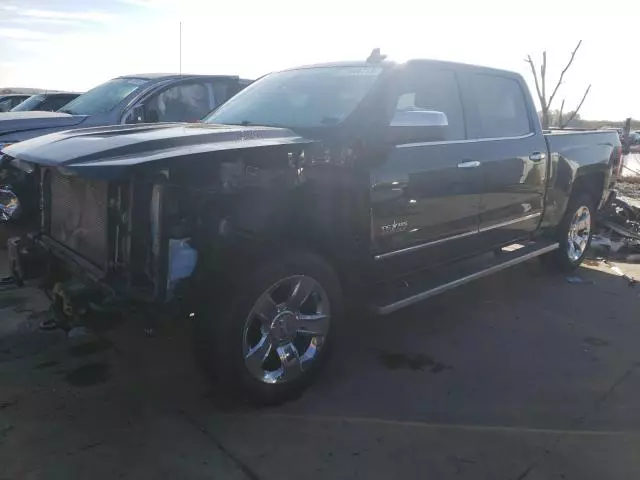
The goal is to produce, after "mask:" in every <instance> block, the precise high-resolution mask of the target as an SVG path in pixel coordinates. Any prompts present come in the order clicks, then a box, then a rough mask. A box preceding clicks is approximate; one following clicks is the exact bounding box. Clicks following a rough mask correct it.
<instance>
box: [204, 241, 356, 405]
mask: <svg viewBox="0 0 640 480" xmlns="http://www.w3.org/2000/svg"><path fill="white" fill-rule="evenodd" d="M293 275H306V276H309V277H311V278H313V279H314V280H316V281H317V282H318V283H319V284H320V285H321V286H322V288H324V290H325V292H326V293H327V297H328V299H329V304H330V308H331V321H330V328H329V332H328V334H327V336H326V337H325V341H324V343H323V346H322V349H321V350H320V352H319V353H318V357H317V358H316V359H315V360H314V361H313V363H312V364H311V365H310V366H309V367H308V369H307V370H305V372H304V374H303V375H301V376H300V377H298V378H297V379H295V380H293V381H291V382H287V383H284V384H275V385H270V384H266V383H263V382H261V381H260V380H258V379H256V378H255V377H253V375H252V374H251V373H250V372H249V371H248V369H247V368H246V366H245V363H244V357H243V354H242V353H243V352H242V341H243V335H244V326H245V322H246V318H247V316H248V315H249V313H250V311H251V309H252V308H253V306H254V304H255V302H256V301H257V299H258V298H259V297H260V296H261V295H262V294H263V293H264V292H265V291H266V290H267V289H268V288H269V287H270V286H272V285H273V284H275V283H276V282H277V281H279V280H281V279H283V278H287V277H290V276H293ZM201 311H202V314H201V316H204V318H199V319H198V322H199V323H200V324H201V327H202V328H199V329H197V330H196V332H197V333H196V335H197V338H196V339H195V340H196V342H197V344H199V347H200V351H201V352H202V350H203V347H204V349H205V350H206V357H205V358H203V356H202V355H200V359H201V360H204V361H205V363H206V365H205V366H206V367H207V369H208V370H209V371H211V372H212V373H213V374H214V375H215V378H216V379H217V380H218V381H219V382H221V383H222V384H223V385H224V386H225V387H226V388H231V389H232V390H234V391H235V392H237V393H241V394H243V396H244V397H246V399H247V400H249V401H250V402H252V403H256V404H260V405H273V404H278V403H282V402H284V401H287V400H289V399H292V398H294V397H296V396H298V395H299V394H301V393H302V391H303V390H304V389H305V388H307V387H308V385H309V384H310V383H311V381H312V380H313V379H314V378H315V377H316V376H317V374H318V373H319V372H320V370H321V369H322V367H323V366H324V364H325V363H326V361H327V359H328V357H329V356H330V353H331V350H332V349H333V344H334V343H335V337H336V331H337V330H338V327H339V325H340V323H341V320H342V316H343V311H344V306H343V298H342V291H341V288H340V282H339V279H338V276H337V275H336V273H335V272H334V270H333V269H332V268H331V267H330V266H329V264H328V263H327V262H325V261H324V260H323V259H322V258H321V257H319V256H317V255H315V254H312V253H306V252H294V253H289V254H285V255H283V256H282V257H280V258H278V259H277V260H275V261H269V262H266V263H263V264H262V265H260V266H258V267H257V268H255V269H254V270H253V271H250V272H248V273H247V274H246V275H243V278H241V279H239V281H238V282H237V283H236V285H235V287H234V288H233V293H232V295H231V298H230V299H229V301H228V302H227V303H226V306H225V307H223V308H204V309H202V310H201Z"/></svg>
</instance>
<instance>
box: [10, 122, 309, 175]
mask: <svg viewBox="0 0 640 480" xmlns="http://www.w3.org/2000/svg"><path fill="white" fill-rule="evenodd" d="M307 143H311V140H307V139H305V138H303V137H300V136H298V135H296V134H294V133H293V132H292V131H290V130H287V129H284V128H272V127H254V126H250V127H241V126H228V125H208V124H188V123H162V124H143V125H136V126H130V125H117V126H111V127H97V128H83V129H78V130H72V131H66V132H60V133H52V134H50V135H43V136H41V137H37V138H34V139H31V140H27V141H24V142H20V143H17V144H14V145H12V146H10V147H7V148H5V149H4V150H3V151H2V152H3V153H5V154H7V155H9V156H10V157H13V158H17V159H18V160H20V161H25V162H28V163H32V164H38V165H43V166H49V167H62V168H64V169H65V170H66V171H69V172H74V173H76V174H78V175H81V176H85V177H90V178H102V179H110V178H117V177H118V176H120V175H121V173H122V171H123V170H124V169H126V168H128V167H131V166H134V165H140V164H143V163H149V162H154V161H160V160H167V159H172V158H177V157H185V156H190V155H197V154H202V153H208V152H216V151H223V150H237V149H247V148H256V147H266V146H275V145H289V144H290V145H294V144H307Z"/></svg>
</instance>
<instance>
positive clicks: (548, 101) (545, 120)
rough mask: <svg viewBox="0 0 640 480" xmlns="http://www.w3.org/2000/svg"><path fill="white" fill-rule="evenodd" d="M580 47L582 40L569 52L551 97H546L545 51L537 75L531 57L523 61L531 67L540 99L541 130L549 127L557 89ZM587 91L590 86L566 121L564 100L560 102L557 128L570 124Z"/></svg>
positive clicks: (589, 88) (589, 87)
mask: <svg viewBox="0 0 640 480" xmlns="http://www.w3.org/2000/svg"><path fill="white" fill-rule="evenodd" d="M580 45H582V40H580V41H579V42H578V45H577V46H576V48H575V49H574V50H573V52H571V58H569V61H568V62H567V64H566V66H565V67H564V68H563V69H562V72H561V73H560V77H559V78H558V81H557V82H556V84H555V87H554V88H553V90H552V92H551V95H549V97H547V52H546V51H544V52H542V64H541V65H540V73H539V74H538V71H537V70H536V65H535V63H533V60H532V59H531V55H527V58H526V59H525V62H527V63H528V64H529V65H530V66H531V73H533V80H534V82H535V86H536V93H537V94H538V98H539V99H540V107H541V108H542V118H541V122H542V128H549V126H550V125H549V123H550V122H549V120H550V117H549V111H550V110H551V105H552V104H553V100H554V99H555V98H556V94H557V93H558V89H559V88H560V85H562V82H563V80H564V76H565V74H566V73H567V71H568V70H569V68H570V67H571V64H572V63H573V60H574V58H575V57H576V53H577V52H578V49H579V48H580ZM589 90H591V85H589V86H588V87H587V90H586V91H585V92H584V95H583V96H582V100H580V103H579V104H578V106H577V107H576V108H575V109H573V111H572V112H571V113H570V114H569V116H568V117H567V118H566V119H564V118H563V115H562V112H563V110H564V102H565V101H564V99H563V100H562V105H561V106H560V113H559V115H558V127H559V128H565V127H566V126H567V125H568V124H569V123H570V122H571V120H573V119H574V118H575V116H576V115H577V114H578V111H579V110H580V107H582V104H583V103H584V100H585V99H586V98H587V95H588V94H589Z"/></svg>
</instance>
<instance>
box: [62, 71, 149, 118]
mask: <svg viewBox="0 0 640 480" xmlns="http://www.w3.org/2000/svg"><path fill="white" fill-rule="evenodd" d="M147 82H148V80H144V79H140V78H126V77H123V78H114V79H113V80H109V81H108V82H105V83H103V84H101V85H98V86H97V87H94V88H92V89H91V90H89V91H88V92H87V93H83V94H82V95H80V96H79V97H77V98H76V99H75V100H72V101H71V102H69V103H68V104H67V105H65V106H64V107H63V108H61V109H60V110H59V111H60V112H63V113H69V114H71V115H98V114H100V113H105V112H110V111H111V110H112V109H113V108H115V106H116V105H118V104H119V103H120V102H121V101H122V100H124V99H125V98H126V97H127V96H128V95H130V94H131V93H133V92H134V91H135V90H137V89H140V88H143V87H144V85H146V84H147Z"/></svg>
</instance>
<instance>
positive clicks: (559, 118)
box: [558, 98, 565, 128]
mask: <svg viewBox="0 0 640 480" xmlns="http://www.w3.org/2000/svg"><path fill="white" fill-rule="evenodd" d="M564 100H565V99H564V98H563V99H562V103H561V104H560V112H558V127H560V128H562V112H563V111H564Z"/></svg>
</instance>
